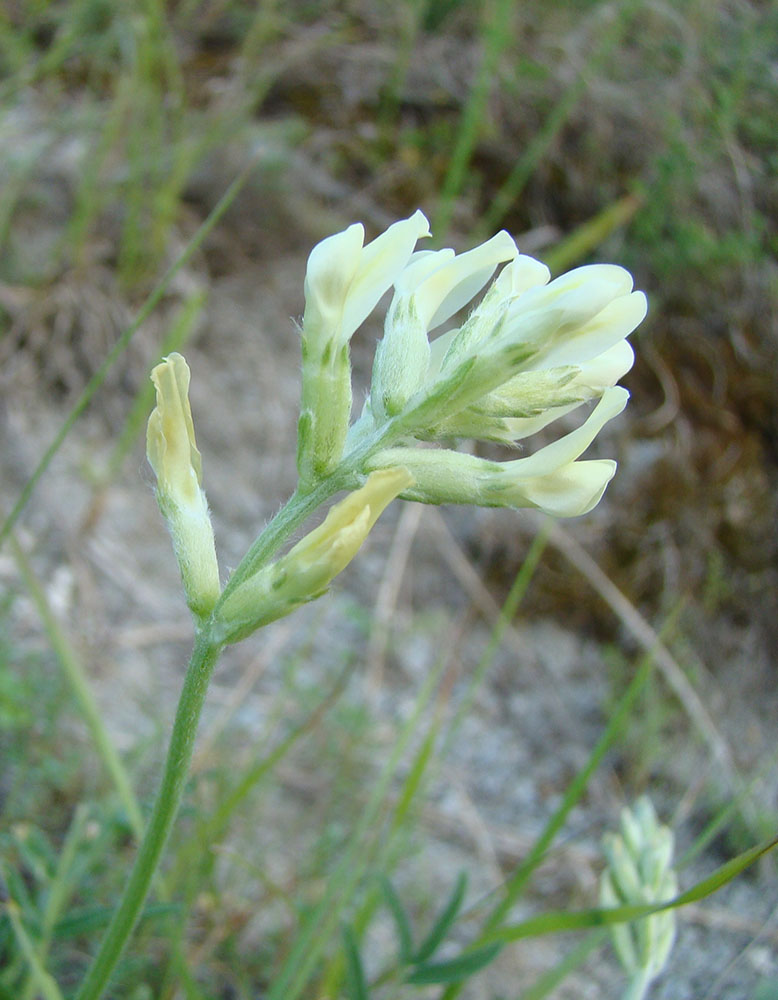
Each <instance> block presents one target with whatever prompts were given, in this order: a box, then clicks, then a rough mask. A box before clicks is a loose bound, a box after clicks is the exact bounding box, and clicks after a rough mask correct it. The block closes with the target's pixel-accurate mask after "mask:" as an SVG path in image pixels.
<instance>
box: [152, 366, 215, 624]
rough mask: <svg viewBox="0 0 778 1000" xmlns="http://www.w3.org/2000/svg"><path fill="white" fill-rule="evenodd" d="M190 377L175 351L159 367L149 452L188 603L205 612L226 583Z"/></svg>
mask: <svg viewBox="0 0 778 1000" xmlns="http://www.w3.org/2000/svg"><path fill="white" fill-rule="evenodd" d="M189 377H190V375H189V366H188V365H187V363H186V361H185V360H184V358H183V357H182V356H181V355H180V354H175V353H174V354H171V355H169V357H167V358H165V360H164V361H163V362H162V363H161V364H159V365H157V366H156V367H155V368H154V369H153V371H152V373H151V380H152V382H153V383H154V387H155V389H156V391H157V405H156V407H155V409H154V410H153V411H152V414H151V416H150V417H149V422H148V428H147V433H146V454H147V455H148V460H149V463H150V464H151V467H152V468H153V470H154V473H155V475H156V477H157V491H156V492H157V500H158V502H159V506H160V509H161V511H162V513H163V514H164V516H165V518H166V520H167V523H168V527H169V528H170V533H171V535H172V538H173V548H174V550H175V554H176V559H177V560H178V565H179V568H180V570H181V579H182V580H183V584H184V590H185V591H186V597H187V602H188V604H189V607H190V608H191V609H192V611H193V612H194V613H195V614H196V615H197V616H198V617H204V616H206V615H208V614H210V612H211V610H212V609H213V606H214V604H215V603H216V601H217V599H218V597H219V594H220V590H221V588H220V586H219V566H218V563H217V561H216V549H215V546H214V539H213V528H212V527H211V519H210V517H209V514H208V503H207V501H206V499H205V493H204V492H203V490H202V488H201V485H200V483H201V476H202V462H201V458H200V452H199V451H198V450H197V445H196V443H195V435H194V424H193V423H192V411H191V409H190V406H189V395H188V393H189Z"/></svg>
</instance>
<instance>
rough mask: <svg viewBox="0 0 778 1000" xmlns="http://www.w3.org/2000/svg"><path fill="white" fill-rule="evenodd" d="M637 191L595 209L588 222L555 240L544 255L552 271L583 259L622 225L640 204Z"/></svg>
mask: <svg viewBox="0 0 778 1000" xmlns="http://www.w3.org/2000/svg"><path fill="white" fill-rule="evenodd" d="M643 200H644V199H643V197H642V196H641V195H639V194H626V195H624V197H623V198H618V199H617V200H616V201H614V202H613V203H612V204H610V205H606V206H605V208H604V209H603V210H602V211H601V212H598V213H597V215H595V216H594V217H593V218H591V219H589V220H588V222H584V223H583V225H581V226H578V228H577V229H575V230H574V231H573V232H572V233H570V235H569V236H567V237H566V238H565V239H563V240H562V242H561V243H558V244H557V245H556V246H555V247H554V248H553V250H551V251H550V252H549V253H546V254H543V261H544V263H545V264H547V265H548V268H549V270H550V271H551V273H552V274H559V273H560V272H561V271H565V270H566V269H567V268H568V267H572V266H573V265H574V264H577V263H578V262H579V261H581V260H583V259H584V258H585V257H586V256H588V254H589V253H591V251H592V250H595V249H596V248H597V247H598V246H600V244H601V243H604V242H605V240H606V239H607V238H608V237H609V236H610V235H611V233H614V232H615V231H616V230H617V229H621V227H622V226H625V225H626V224H627V223H628V222H629V221H630V219H631V218H632V217H633V216H634V215H635V213H636V212H637V211H638V209H639V208H640V206H641V205H642V204H643Z"/></svg>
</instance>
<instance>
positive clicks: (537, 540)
mask: <svg viewBox="0 0 778 1000" xmlns="http://www.w3.org/2000/svg"><path fill="white" fill-rule="evenodd" d="M549 530H550V529H549V527H548V523H547V522H546V523H544V524H543V525H542V526H541V528H540V531H539V532H538V533H537V535H535V537H534V538H533V540H532V544H531V545H530V547H529V550H528V552H527V555H526V556H525V557H524V561H523V562H522V564H521V566H520V567H519V571H518V573H517V574H516V576H515V577H514V580H513V583H512V584H511V589H510V590H509V591H508V596H507V597H506V598H505V602H504V603H503V606H502V608H501V609H500V614H499V616H498V618H497V621H496V622H495V623H494V627H493V628H492V632H491V634H490V636H489V641H488V643H487V645H486V649H485V650H484V652H483V653H482V654H481V657H480V659H479V661H478V664H477V665H476V668H475V670H474V671H473V674H472V676H471V678H470V681H469V683H468V685H467V689H466V690H465V693H464V695H463V696H462V700H461V701H460V703H459V706H458V708H457V712H456V715H455V716H454V718H453V719H452V721H451V724H450V726H449V728H448V731H447V733H446V739H445V742H444V745H443V749H442V751H441V753H442V755H443V756H445V755H446V754H447V753H448V751H449V749H450V747H451V744H452V743H453V741H454V739H455V738H456V735H457V733H458V731H459V727H460V726H461V725H462V723H463V721H464V720H465V718H466V717H467V713H468V712H469V710H470V707H471V705H472V704H473V700H474V698H475V696H476V694H477V693H478V689H479V688H480V686H481V684H482V683H483V681H484V678H485V677H486V675H487V673H488V672H489V668H490V667H491V665H492V664H493V663H494V658H495V656H496V655H497V650H498V649H499V648H500V644H501V643H502V640H503V636H504V635H505V631H506V629H507V628H508V627H509V626H510V624H511V622H512V621H513V619H514V618H515V617H516V613H517V611H518V610H519V606H520V605H521V602H522V601H523V600H524V597H525V595H526V593H527V590H528V588H529V585H530V583H531V582H532V578H533V577H534V575H535V571H536V569H537V568H538V565H539V563H540V560H541V558H542V556H543V552H544V550H545V548H546V545H547V543H548V538H549Z"/></svg>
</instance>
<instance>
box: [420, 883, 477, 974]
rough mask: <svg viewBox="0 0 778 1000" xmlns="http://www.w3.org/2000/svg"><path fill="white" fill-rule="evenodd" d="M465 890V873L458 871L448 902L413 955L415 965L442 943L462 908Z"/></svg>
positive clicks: (432, 953)
mask: <svg viewBox="0 0 778 1000" xmlns="http://www.w3.org/2000/svg"><path fill="white" fill-rule="evenodd" d="M466 890H467V873H466V872H460V873H459V875H458V876H457V880H456V883H455V884H454V888H453V890H452V892H451V895H450V896H449V899H448V902H447V903H446V905H445V906H444V907H443V909H442V911H441V913H440V916H439V917H438V919H437V920H436V921H435V923H434V924H433V926H432V928H431V930H430V932H429V934H428V935H427V936H426V937H425V938H424V940H423V941H422V943H421V944H420V945H419V947H418V950H417V951H416V953H415V954H414V956H413V962H414V964H415V965H420V964H421V963H423V962H426V961H427V959H428V958H430V957H431V956H432V955H434V954H435V952H436V951H437V949H438V948H439V947H440V945H441V944H442V942H443V940H444V938H445V936H446V934H447V933H448V930H449V928H450V927H451V925H452V924H453V922H454V921H455V920H456V917H457V914H458V913H459V911H460V909H461V908H462V902H463V901H464V898H465V892H466Z"/></svg>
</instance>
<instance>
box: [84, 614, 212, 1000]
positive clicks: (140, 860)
mask: <svg viewBox="0 0 778 1000" xmlns="http://www.w3.org/2000/svg"><path fill="white" fill-rule="evenodd" d="M220 651H221V648H220V647H219V646H217V645H214V643H213V642H212V641H211V639H210V636H209V634H208V632H207V631H203V632H201V633H200V634H199V635H198V637H197V640H196V642H195V646H194V650H193V652H192V658H191V660H190V661H189V667H188V669H187V673H186V678H185V680H184V686H183V689H182V691H181V698H180V699H179V702H178V709H177V711H176V719H175V722H174V724H173V732H172V734H171V737H170V746H169V747H168V754H167V760H166V762H165V770H164V773H163V776H162V783H161V784H160V788H159V791H158V792H157V798H156V801H155V803H154V809H153V811H152V814H151V819H150V820H149V824H148V827H147V829H146V834H145V836H144V838H143V842H142V843H141V846H140V849H139V851H138V856H137V858H136V860H135V864H134V866H133V869H132V872H131V873H130V877H129V879H128V881H127V885H126V887H125V889H124V894H123V895H122V898H121V901H120V902H119V905H118V907H117V909H116V910H115V912H114V915H113V917H112V919H111V922H110V924H109V925H108V928H107V930H106V932H105V936H104V937H103V940H102V943H101V945H100V949H99V951H98V952H97V954H96V955H95V957H94V959H93V960H92V964H91V965H90V967H89V969H88V970H87V974H86V976H85V978H84V981H83V982H82V984H81V987H80V989H79V991H78V993H77V994H76V1000H98V998H99V997H100V996H102V993H103V990H104V989H105V987H106V986H107V984H108V980H109V979H110V976H111V973H112V972H113V970H114V968H115V967H116V963H117V962H118V961H119V958H120V956H121V953H122V950H123V949H124V946H125V944H126V943H127V939H128V938H129V936H130V934H131V933H132V930H133V928H134V927H135V924H136V923H137V922H138V918H139V917H140V915H141V912H142V910H143V904H144V903H145V901H146V896H147V895H148V891H149V887H150V885H151V880H152V878H153V877H154V872H155V871H156V869H157V865H158V864H159V860H160V857H161V855H162V851H163V849H164V847H165V843H166V842H167V839H168V836H169V834H170V830H171V828H172V826H173V821H174V820H175V818H176V814H177V812H178V807H179V805H180V803H181V798H182V796H183V792H184V785H185V783H186V777H187V773H188V771H189V762H190V761H191V759H192V749H193V747H194V740H195V735H196V733H197V724H198V721H199V719H200V713H201V711H202V707H203V702H204V701H205V694H206V691H207V690H208V682H209V681H210V679H211V674H212V673H213V668H214V666H215V665H216V661H217V660H218V658H219V653H220Z"/></svg>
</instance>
